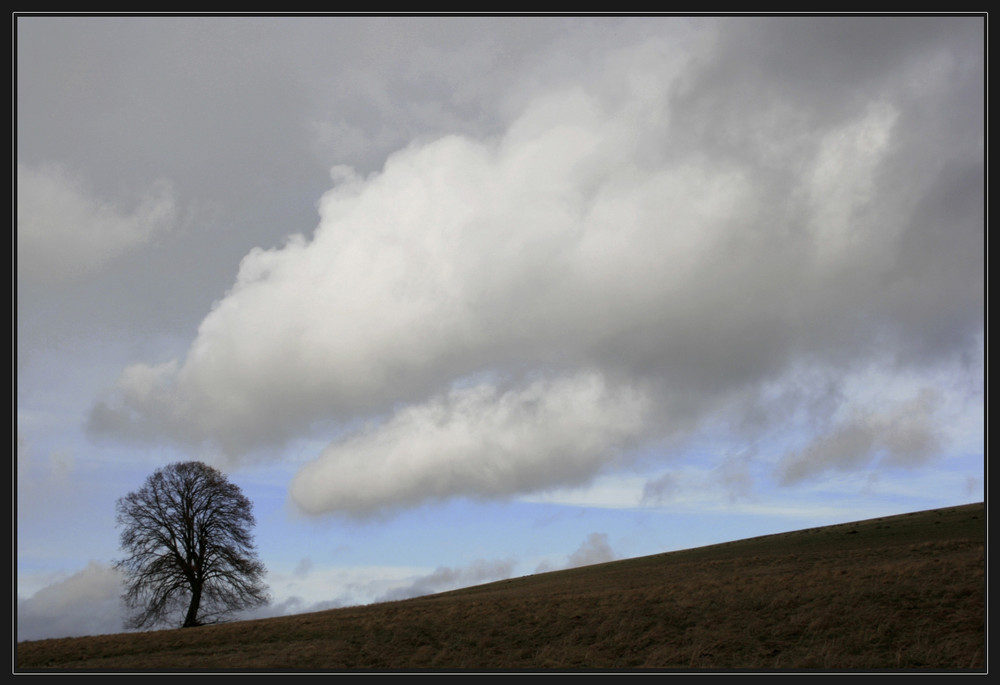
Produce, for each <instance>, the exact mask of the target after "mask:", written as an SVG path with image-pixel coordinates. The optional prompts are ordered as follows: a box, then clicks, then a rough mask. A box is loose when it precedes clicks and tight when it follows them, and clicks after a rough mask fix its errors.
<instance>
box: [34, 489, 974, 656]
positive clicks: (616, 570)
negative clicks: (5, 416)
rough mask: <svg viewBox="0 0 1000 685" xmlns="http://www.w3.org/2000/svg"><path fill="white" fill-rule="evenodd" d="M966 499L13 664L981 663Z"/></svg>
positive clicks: (162, 634) (62, 650)
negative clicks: (926, 509) (963, 502)
mask: <svg viewBox="0 0 1000 685" xmlns="http://www.w3.org/2000/svg"><path fill="white" fill-rule="evenodd" d="M984 541H985V510H984V505H983V504H981V503H980V504H974V505H967V506H961V507H953V508H948V509H939V510H934V511H929V512H918V513H914V514H906V515H902V516H894V517H887V518H882V519H873V520H870V521H863V522H858V523H855V524H845V525H841V526H830V527H826V528H816V529H810V530H805V531H798V532H794V533H786V534H781V535H773V536H766V537H762V538H753V539H750V540H741V541H737V542H732V543H726V544H723V545H713V546H710V547H702V548H699V549H694V550H685V551H681V552H673V553H668V554H660V555H655V556H650V557H642V558H638V559H629V560H625V561H619V562H613V563H609V564H601V565H597V566H589V567H585V568H579V569H571V570H568V571H558V572H554V573H546V574H539V575H535V576H527V577H524V578H518V579H512V580H506V581H501V582H497V583H491V584H488V585H481V586H477V587H473V588H467V589H463V590H456V591H453V592H448V593H443V594H439V595H431V596H428V597H421V598H416V599H410V600H405V601H400V602H390V603H385V604H376V605H370V606H364V607H353V608H346V609H335V610H331V611H324V612H317V613H311V614H301V615H297V616H286V617H281V618H274V619H267V620H261V621H246V622H240V623H231V624H227V625H218V626H204V627H201V628H188V629H178V630H165V631H158V632H149V633H138V634H119V635H105V636H95V637H84V638H66V639H58V640H39V641H34V642H22V643H19V644H18V645H17V650H16V668H17V670H20V671H25V670H35V669H90V670H99V671H111V670H123V669H124V670H189V669H190V670H209V669H229V670H241V671H245V670H257V669H271V670H281V671H296V670H308V671H314V670H316V671H319V670H322V671H329V670H353V669H386V670H409V669H432V670H451V669H474V670H503V669H527V670H540V669H557V670H573V669H598V670H611V669H676V670H694V669H711V670H719V669H753V670H771V669H796V670H798V669H819V670H834V669H862V670H872V669H890V670H903V669H932V670H942V669H961V670H982V669H984V668H985V624H984V621H985V618H984V615H985V580H984V567H985V550H984Z"/></svg>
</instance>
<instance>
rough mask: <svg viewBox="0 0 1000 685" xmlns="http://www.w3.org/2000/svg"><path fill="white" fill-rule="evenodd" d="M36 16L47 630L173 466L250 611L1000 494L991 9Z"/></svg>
mask: <svg viewBox="0 0 1000 685" xmlns="http://www.w3.org/2000/svg"><path fill="white" fill-rule="evenodd" d="M15 29H16V40H17V53H16V59H17V64H16V68H17V72H16V76H17V91H16V107H17V121H16V123H15V134H16V139H17V152H16V161H17V199H16V203H17V204H16V207H17V232H16V236H15V243H16V265H15V266H16V270H17V280H16V288H17V292H16V297H17V313H16V326H17V352H16V358H15V371H16V383H15V392H16V396H17V412H16V415H15V427H14V428H15V435H16V444H15V450H16V455H15V460H14V467H13V468H14V470H15V474H14V478H12V483H13V487H14V489H15V492H14V493H13V494H14V495H15V498H16V512H15V513H16V521H17V524H16V539H17V543H16V559H17V576H16V578H17V580H16V592H17V598H18V601H17V607H16V619H17V630H18V639H20V640H23V639H37V638H44V637H61V636H64V635H82V634H95V633H106V632H118V631H120V630H121V620H122V611H121V607H120V605H119V603H118V595H119V593H120V590H121V586H120V579H119V578H118V577H117V576H116V574H115V572H114V570H113V569H112V566H111V565H112V563H113V560H114V559H115V558H116V557H117V555H118V548H117V540H118V538H117V535H118V531H117V530H116V529H115V523H114V503H115V500H116V499H117V498H119V497H121V496H123V495H125V494H127V493H128V492H130V491H131V490H134V489H136V488H138V487H139V486H141V484H142V482H143V480H144V479H145V478H146V477H147V476H148V475H150V474H151V473H152V472H153V471H154V470H155V469H156V468H158V467H161V466H164V465H166V464H168V463H171V462H174V461H181V460H188V459H199V460H202V461H205V462H207V463H210V464H212V465H214V466H216V467H218V468H220V469H222V470H223V471H224V472H225V473H227V475H228V476H229V478H230V479H231V480H232V481H233V482H235V483H236V484H237V485H239V486H240V487H241V488H242V489H243V491H244V493H245V494H246V495H247V496H248V497H249V498H250V499H251V500H252V502H253V504H254V507H255V512H256V515H257V527H256V539H257V545H258V549H259V552H260V556H261V559H262V560H263V561H264V563H265V565H266V566H267V568H268V578H267V581H268V584H269V586H270V588H271V592H272V595H273V600H274V601H273V602H272V605H271V606H270V607H268V608H266V609H265V610H263V611H261V612H259V613H258V614H256V615H278V614H283V613H298V612H302V611H309V610H316V609H322V608H329V607H335V606H344V605H349V604H359V603H367V602H373V601H381V600H384V599H394V598H400V597H406V596H414V595H417V594H425V593H429V592H436V591H441V590H447V589H451V588H454V587H460V586H465V585H472V584H476V583H481V582H488V581H491V580H497V579H500V578H506V577H514V576H522V575H527V574H531V573H538V572H543V571H547V570H556V569H560V568H566V567H570V566H578V565H582V564H589V563H598V562H602V561H609V560H612V559H620V558H629V557H635V556H641V555H646V554H655V553H659V552H664V551H670V550H675V549H683V548H688V547H695V546H700V545H705V544H711V543H715V542H722V541H726V540H732V539H739V538H744V537H750V536H754V535H762V534H769V533H776V532H782V531H789V530H797V529H801V528H806V527H811V526H819V525H827V524H832V523H838V522H844V521H851V520H857V519H863V518H870V517H876V516H883V515H891V514H897V513H904V512H908V511H916V510H921V509H929V508H935V507H942V506H950V505H956V504H964V503H968V502H974V501H981V500H983V499H984V488H985V483H984V481H985V460H984V441H985V440H984V433H985V428H984V397H985V383H984V380H985V378H984V376H985V374H984V368H985V362H984V337H985V317H984V311H985V309H984V306H985V298H984V294H985V279H984V275H985V249H984V248H985V195H984V189H985V156H984V150H985V148H984V141H985V123H984V122H985V118H984V112H985V89H984V84H985V81H984V74H985V61H984V55H985V42H984V35H985V31H984V29H985V20H984V19H983V18H982V17H976V16H957V17H902V16H900V17H812V16H811V17H756V18H749V17H668V16H664V17H551V18H540V17H476V18H472V17H468V18H430V17H420V18H417V17H408V18H403V17H368V18H360V17H334V16H330V17H310V18H306V17H280V18H278V17H55V16H39V17H24V16H21V17H16V18H15Z"/></svg>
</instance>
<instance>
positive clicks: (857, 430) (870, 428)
mask: <svg viewBox="0 0 1000 685" xmlns="http://www.w3.org/2000/svg"><path fill="white" fill-rule="evenodd" d="M936 400H937V397H936V393H934V391H932V390H930V389H924V390H923V391H922V392H921V393H920V394H919V395H918V396H917V397H915V398H913V399H911V400H910V401H908V402H904V403H901V404H900V405H898V406H895V407H892V408H891V409H890V410H889V411H887V412H886V411H882V412H877V413H875V412H873V413H855V414H852V415H851V416H850V417H849V418H847V419H845V420H844V421H842V422H839V423H837V424H836V425H834V426H833V427H832V428H831V429H830V430H829V431H828V432H826V433H821V434H819V435H817V436H816V437H815V438H813V439H812V440H811V441H810V442H809V444H807V445H806V446H805V447H803V448H801V449H798V450H795V451H793V452H790V453H788V454H786V455H785V456H784V457H783V458H782V460H781V462H780V463H779V465H778V474H779V479H780V481H781V482H782V483H783V484H786V485H787V484H791V483H797V482H799V481H802V480H806V479H808V478H812V477H816V476H818V475H820V474H822V473H825V472H828V471H850V470H860V469H862V468H865V467H868V466H870V465H871V463H872V461H873V460H875V459H879V460H880V461H881V462H882V463H884V464H885V465H888V466H899V467H909V468H913V467H914V466H919V465H921V464H923V463H925V462H926V461H927V460H928V459H929V458H930V457H931V456H932V455H934V454H935V453H936V452H937V450H938V448H939V446H940V443H941V441H942V437H941V435H940V434H939V433H940V431H941V430H942V428H941V426H942V422H941V421H939V420H936V417H935V416H934V412H935V409H936V404H937V402H936Z"/></svg>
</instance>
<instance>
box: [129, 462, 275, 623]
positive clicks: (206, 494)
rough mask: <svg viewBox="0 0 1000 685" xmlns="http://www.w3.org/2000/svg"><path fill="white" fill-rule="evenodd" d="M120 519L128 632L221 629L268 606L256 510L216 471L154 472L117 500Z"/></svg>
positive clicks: (186, 466) (177, 468)
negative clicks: (231, 620) (248, 611)
mask: <svg viewBox="0 0 1000 685" xmlns="http://www.w3.org/2000/svg"><path fill="white" fill-rule="evenodd" d="M117 521H118V525H119V527H121V528H122V530H121V547H122V550H123V551H124V553H125V556H124V558H122V559H120V560H118V561H116V562H115V567H116V568H118V569H119V570H121V571H123V572H124V573H125V576H126V589H125V592H124V594H123V599H124V601H125V603H126V605H127V606H128V607H129V608H130V609H131V610H132V611H133V612H134V613H133V614H132V615H131V616H130V617H129V619H128V621H127V626H128V627H132V628H145V627H150V626H154V625H159V624H166V625H169V624H171V623H175V622H176V623H178V624H180V625H182V626H184V627H188V626H196V625H202V624H204V623H218V622H220V621H222V620H225V618H227V617H229V616H231V615H232V614H233V613H235V612H238V611H243V610H246V609H251V608H253V607H257V606H262V605H265V604H267V603H268V602H269V601H270V600H269V597H268V594H267V588H266V586H265V585H264V583H263V577H264V573H265V569H264V565H263V563H261V561H260V560H259V559H258V558H257V552H256V549H255V547H254V542H253V535H252V533H251V530H252V528H253V525H254V523H255V520H254V516H253V507H252V505H251V503H250V500H248V499H247V498H246V497H245V496H244V495H243V493H242V492H241V491H240V489H239V487H237V486H236V485H234V484H233V483H230V482H229V481H228V480H227V479H226V477H225V476H224V475H223V474H222V473H221V472H219V471H218V470H216V469H214V468H212V467H210V466H207V465H206V464H203V463H201V462H198V461H188V462H179V463H174V464H170V465H169V466H166V467H164V468H161V469H158V470H157V471H156V472H155V473H153V474H152V475H151V476H150V477H149V478H147V479H146V482H145V483H144V484H143V486H142V487H141V488H139V489H138V490H136V491H135V492H131V493H129V494H128V495H126V496H125V497H122V498H121V499H119V500H118V503H117Z"/></svg>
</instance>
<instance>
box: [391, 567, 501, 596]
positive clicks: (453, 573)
mask: <svg viewBox="0 0 1000 685" xmlns="http://www.w3.org/2000/svg"><path fill="white" fill-rule="evenodd" d="M513 570H514V562H513V561H507V560H494V561H484V560H478V561H475V562H473V563H471V564H469V565H468V566H464V567H460V568H450V567H447V566H442V567H440V568H437V569H435V570H434V572H433V573H430V574H428V575H426V576H421V577H419V578H416V579H415V580H413V581H412V582H410V583H408V584H407V585H403V586H400V587H396V588H393V589H392V590H390V591H389V592H387V593H385V594H384V595H382V596H381V597H379V598H378V599H376V600H375V601H376V602H391V601H396V600H400V599H408V598H410V597H422V596H424V595H431V594H435V593H437V592H446V591H448V590H455V589H458V588H463V587H471V586H473V585H481V584H482V583H488V582H491V581H494V580H502V579H504V578H509V577H510V575H511V573H512V572H513Z"/></svg>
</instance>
